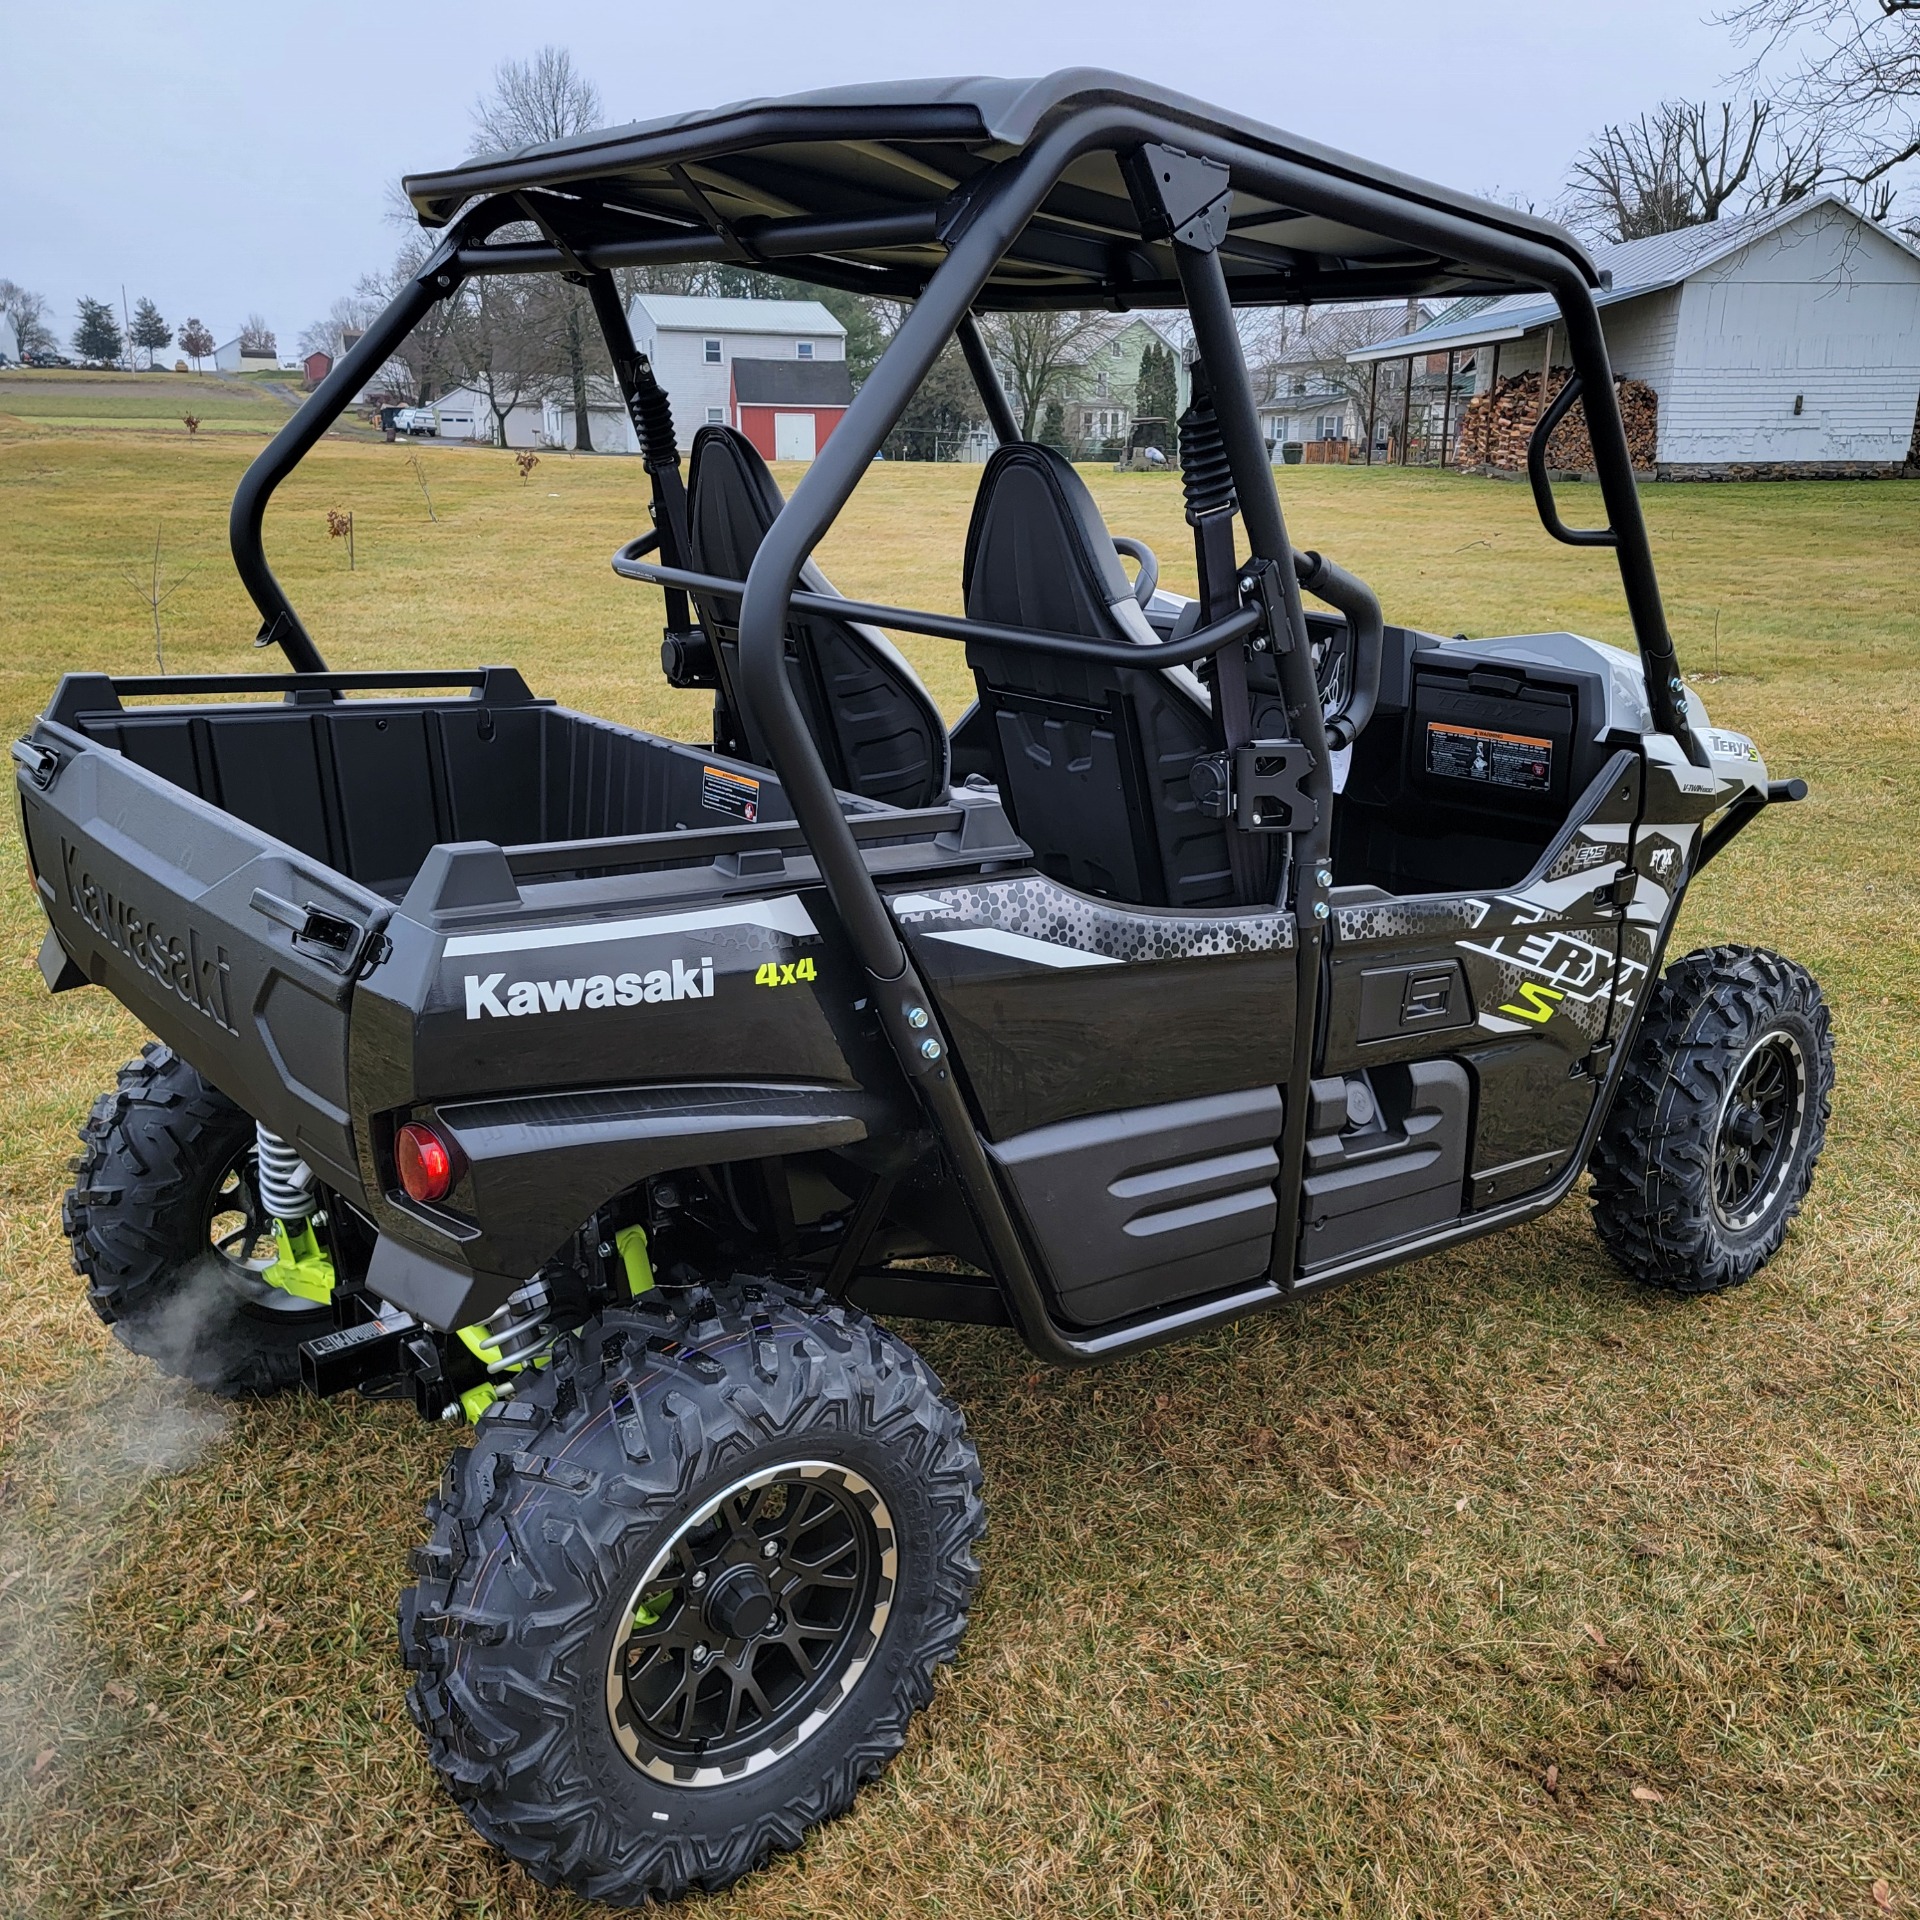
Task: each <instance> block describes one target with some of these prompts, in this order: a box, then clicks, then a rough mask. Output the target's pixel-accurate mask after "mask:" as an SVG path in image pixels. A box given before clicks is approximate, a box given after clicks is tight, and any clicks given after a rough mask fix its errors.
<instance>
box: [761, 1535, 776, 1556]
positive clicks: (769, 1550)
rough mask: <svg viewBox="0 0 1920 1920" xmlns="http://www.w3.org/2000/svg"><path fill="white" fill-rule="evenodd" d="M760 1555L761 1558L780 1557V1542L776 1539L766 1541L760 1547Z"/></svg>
mask: <svg viewBox="0 0 1920 1920" xmlns="http://www.w3.org/2000/svg"><path fill="white" fill-rule="evenodd" d="M760 1557H761V1559H763V1560H778V1559H779V1558H780V1542H779V1541H778V1540H769V1541H767V1542H766V1543H765V1545H763V1546H762V1547H761V1549H760Z"/></svg>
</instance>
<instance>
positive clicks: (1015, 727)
mask: <svg viewBox="0 0 1920 1920" xmlns="http://www.w3.org/2000/svg"><path fill="white" fill-rule="evenodd" d="M963 579H964V584H965V590H966V606H967V614H968V617H969V618H971V619H974V620H986V621H992V622H994V623H995V624H996V625H999V626H1008V627H1027V628H1033V629H1038V630H1044V631H1049V632H1053V633H1070V634H1078V635H1084V636H1086V637H1087V638H1089V639H1095V640H1107V641H1115V640H1119V641H1130V642H1133V643H1135V644H1137V645H1138V646H1139V648H1140V652H1141V664H1140V669H1139V670H1138V671H1137V672H1136V671H1134V670H1133V669H1131V668H1125V667H1110V666H1106V665H1095V664H1090V663H1088V662H1085V661H1080V660H1071V659H1066V658H1063V657H1060V656H1057V655H1050V654H1041V653H1029V652H1026V651H1025V650H1023V649H1019V648H1015V647H1009V646H998V645H994V644H992V643H990V642H983V641H969V642H968V645H967V663H968V665H969V666H971V667H972V668H973V674H974V680H975V683H976V684H977V686H978V688H979V694H980V721H981V723H982V724H981V725H979V726H978V728H977V730H976V737H983V738H984V741H985V744H986V747H987V751H988V754H989V757H990V759H991V761H992V766H993V777H994V780H995V782H996V784H997V785H998V786H999V789H1000V800H1001V804H1002V806H1004V807H1005V809H1006V811H1007V814H1008V817H1009V818H1010V819H1011V820H1012V821H1013V823H1014V828H1015V830H1016V831H1017V832H1018V833H1019V835H1020V837H1021V838H1022V839H1023V840H1025V841H1026V843H1027V844H1028V845H1029V846H1030V847H1032V849H1033V851H1034V856H1035V858H1036V860H1037V861H1038V862H1039V865H1040V867H1041V869H1042V871H1044V872H1045V873H1047V874H1049V875H1050V876H1051V877H1052V878H1054V879H1056V880H1058V881H1060V882H1061V883H1062V884H1063V885H1066V886H1071V887H1076V888H1079V889H1080V890H1082V891H1083V892H1088V893H1098V894H1104V895H1106V896H1107V897H1108V898H1110V899H1115V900H1125V901H1131V902H1134V903H1136V904H1138V905H1142V906H1162V907H1220V906H1232V905H1244V906H1252V905H1265V904H1270V903H1271V899H1272V895H1271V892H1270V891H1269V890H1268V886H1267V882H1266V879H1265V873H1266V862H1265V860H1264V859H1263V860H1262V861H1260V862H1258V863H1257V870H1258V872H1259V874H1260V876H1261V877H1260V879H1259V881H1258V883H1257V885H1256V884H1253V883H1248V882H1241V881H1237V880H1236V878H1235V875H1234V870H1233V860H1232V856H1231V853H1230V850H1229V846H1228V833H1229V829H1228V827H1227V826H1226V825H1225V823H1224V822H1222V821H1219V820H1216V819H1212V818H1209V817H1208V816H1207V815H1205V814H1203V813H1201V811H1200V810H1199V808H1198V807H1197V806H1196V805H1195V803H1194V798H1193V788H1192V784H1191V775H1192V769H1193V763H1194V761H1195V760H1196V759H1198V758H1199V757H1200V756H1201V755H1203V754H1209V753H1215V752H1218V751H1219V750H1220V749H1221V747H1222V745H1223V741H1222V739H1221V736H1220V733H1219V730H1218V727H1217V725H1216V723H1215V721H1214V718H1213V711H1212V703H1211V701H1210V700H1209V699H1208V697H1207V693H1206V689H1205V688H1204V687H1202V686H1201V685H1200V683H1199V682H1198V681H1197V680H1196V679H1195V678H1194V676H1193V675H1192V674H1191V673H1189V672H1187V671H1186V670H1185V669H1184V668H1174V669H1171V670H1168V669H1165V668H1157V667H1155V666H1154V665H1153V660H1152V652H1153V649H1154V648H1155V647H1156V646H1158V645H1159V644H1160V642H1159V639H1158V636H1157V635H1156V634H1155V633H1154V631H1153V629H1152V628H1151V627H1150V626H1149V625H1148V624H1147V619H1146V616H1145V614H1144V613H1143V612H1142V611H1141V609H1140V606H1139V603H1138V602H1137V601H1136V599H1135V598H1134V595H1133V591H1132V589H1131V588H1130V587H1129V585H1128V583H1127V578H1126V575H1125V573H1124V572H1123V571H1122V570H1121V566H1120V562H1119V559H1118V557H1117V556H1116V554H1115V552H1114V545H1113V539H1112V536H1111V535H1110V534H1109V533H1108V531H1107V527H1106V523H1105V522H1104V521H1103V520H1102V519H1101V517H1100V510H1099V508H1098V507H1096V506H1095V505H1094V503H1093V496H1092V495H1091V494H1090V493H1089V492H1088V491H1087V488H1086V483H1085V482H1084V481H1083V480H1082V479H1081V478H1080V476H1079V475H1078V474H1077V473H1075V472H1074V470H1073V468H1072V467H1071V466H1070V465H1069V464H1068V463H1067V461H1066V460H1065V459H1064V458H1062V457H1061V455H1059V454H1058V453H1056V452H1054V451H1053V450H1052V449H1051V448H1048V447H1040V446H1033V445H1030V444H1028V443H1026V442H1021V443H1018V444H1015V445H1010V446H1004V447H1001V448H1000V449H998V451H996V452H995V453H994V454H993V455H992V456H991V457H990V458H989V459H988V461H987V465H986V470H985V472H984V473H983V474H982V475H981V479H980V491H979V494H978V496H977V497H976V499H975V501H974V506H973V520H972V524H971V525H970V526H969V527H968V529H967V552H966V568H965V573H964V576H963Z"/></svg>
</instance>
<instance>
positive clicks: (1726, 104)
mask: <svg viewBox="0 0 1920 1920" xmlns="http://www.w3.org/2000/svg"><path fill="white" fill-rule="evenodd" d="M1770 112H1771V109H1770V108H1769V106H1768V104H1767V103H1766V102H1765V101H1764V100H1754V101H1749V102H1747V103H1746V104H1745V105H1744V106H1736V105H1735V104H1734V103H1733V102H1731V101H1723V102H1721V103H1720V105H1719V106H1718V107H1712V106H1709V105H1707V104H1706V103H1705V102H1704V101H1702V102H1694V101H1690V100H1663V101H1662V102H1661V103H1660V105H1659V106H1657V107H1656V108H1655V109H1654V110H1653V111H1652V112H1651V113H1643V114H1641V116H1640V117H1639V118H1638V119H1637V120H1629V121H1625V122H1623V123H1621V124H1620V125H1618V126H1608V127H1604V128H1602V129H1601V131H1600V133H1599V134H1598V135H1597V136H1596V137H1595V138H1594V139H1593V140H1591V141H1590V142H1589V143H1588V144H1587V146H1586V148H1585V149H1584V151H1582V152H1581V153H1580V154H1579V156H1578V157H1577V158H1576V159H1575V160H1574V163H1573V165H1572V167H1571V168H1570V169H1569V171H1568V175H1567V191H1566V198H1565V200H1564V202H1563V203H1562V204H1563V209H1564V212H1565V214H1566V217H1567V219H1568V221H1569V223H1570V224H1572V225H1574V226H1577V227H1580V228H1582V229H1583V230H1585V231H1586V232H1589V233H1593V234H1596V235H1597V236H1599V237H1600V238H1601V239H1605V240H1644V239H1646V238H1647V237H1648V236H1649V235H1650V234H1656V233H1672V232H1674V231H1675V230H1677V229H1678V228H1681V227H1695V226H1700V225H1702V224H1703V223H1705V222H1707V221H1709V220H1718V219H1719V218H1720V216H1721V214H1722V213H1723V212H1724V211H1725V210H1726V208H1727V207H1728V205H1729V204H1730V203H1731V202H1732V201H1733V199H1734V197H1735V195H1736V194H1738V193H1739V191H1740V189H1741V188H1742V187H1743V186H1745V185H1746V183H1747V181H1748V180H1749V179H1750V178H1752V177H1753V174H1754V169H1755V167H1756V165H1758V163H1759V161H1760V157H1761V140H1762V136H1763V134H1764V133H1765V130H1766V126H1767V121H1768V118H1769V115H1770Z"/></svg>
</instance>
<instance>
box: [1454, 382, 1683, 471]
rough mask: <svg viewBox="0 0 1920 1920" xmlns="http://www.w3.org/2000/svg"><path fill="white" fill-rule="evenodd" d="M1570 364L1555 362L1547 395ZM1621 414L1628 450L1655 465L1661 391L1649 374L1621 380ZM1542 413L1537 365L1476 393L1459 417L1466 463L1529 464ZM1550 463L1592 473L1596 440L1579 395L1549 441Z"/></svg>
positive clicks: (1643, 464)
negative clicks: (1648, 380)
mask: <svg viewBox="0 0 1920 1920" xmlns="http://www.w3.org/2000/svg"><path fill="white" fill-rule="evenodd" d="M1568 378H1569V375H1568V373H1567V371H1566V369H1564V368H1562V367H1555V368H1554V370H1553V385H1552V386H1551V388H1549V390H1548V399H1549V403H1551V399H1552V396H1553V395H1554V394H1557V393H1558V392H1559V391H1560V389H1561V388H1562V387H1563V386H1565V385H1566V383H1567V380H1568ZM1614 385H1615V387H1616V388H1617V389H1618V391H1619V395H1620V417H1621V420H1622V421H1623V422H1624V423H1625V425H1626V429H1627V452H1628V454H1629V456H1630V457H1631V458H1632V461H1633V464H1634V465H1635V466H1636V467H1640V468H1650V467H1651V466H1652V465H1653V456H1654V447H1655V444H1656V442H1657V440H1658V438H1659V428H1660V397H1659V395H1658V394H1656V393H1655V392H1654V390H1653V389H1652V388H1651V387H1650V386H1648V385H1647V383H1646V382H1645V381H1644V380H1616V381H1615V382H1614ZM1539 418H1540V374H1539V371H1538V369H1535V370H1533V371H1531V372H1528V373H1516V374H1512V375H1509V376H1508V377H1507V378H1505V379H1503V380H1501V381H1500V383H1499V384H1498V385H1497V386H1496V387H1495V388H1494V389H1493V391H1492V392H1491V393H1477V394H1475V395H1474V397H1473V398H1472V399H1471V400H1469V401H1468V402H1467V406H1466V411H1465V412H1464V413H1463V414H1462V415H1461V417H1460V440H1459V451H1458V453H1457V455H1456V458H1457V459H1458V460H1459V463H1460V465H1461V466H1463V467H1504V468H1507V469H1509V470H1511V471H1519V470H1520V469H1523V468H1524V467H1525V466H1526V464H1527V442H1528V440H1529V439H1531V438H1532V435H1533V429H1534V426H1535V423H1536V422H1537V421H1538V420H1539ZM1547 465H1548V466H1549V467H1550V468H1551V469H1553V470H1554V471H1556V472H1565V473H1587V472H1591V471H1592V468H1593V443H1592V442H1591V441H1590V440H1588V438H1587V417H1586V411H1585V409H1584V407H1583V406H1582V404H1581V402H1579V401H1578V400H1576V401H1575V402H1574V403H1573V405H1572V406H1571V407H1570V408H1569V409H1568V410H1567V417H1566V418H1565V419H1564V420H1562V421H1561V422H1560V424H1559V425H1558V426H1557V427H1555V428H1554V430H1553V438H1552V439H1551V440H1550V441H1549V442H1548V443H1547Z"/></svg>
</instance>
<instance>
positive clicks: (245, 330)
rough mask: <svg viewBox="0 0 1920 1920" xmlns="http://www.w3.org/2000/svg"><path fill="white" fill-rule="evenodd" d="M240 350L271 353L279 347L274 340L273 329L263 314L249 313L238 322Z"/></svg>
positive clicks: (275, 351)
mask: <svg viewBox="0 0 1920 1920" xmlns="http://www.w3.org/2000/svg"><path fill="white" fill-rule="evenodd" d="M240 351H241V352H242V353H272V354H277V353H278V352H279V351H280V349H279V347H278V345H277V344H276V343H275V341H274V337H273V329H272V328H271V327H270V326H268V325H267V322H266V316H265V315H264V314H258V313H250V314H248V315H247V317H246V318H245V319H244V320H243V321H241V323H240Z"/></svg>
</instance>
